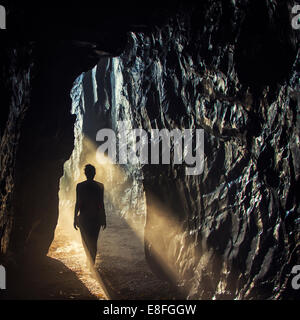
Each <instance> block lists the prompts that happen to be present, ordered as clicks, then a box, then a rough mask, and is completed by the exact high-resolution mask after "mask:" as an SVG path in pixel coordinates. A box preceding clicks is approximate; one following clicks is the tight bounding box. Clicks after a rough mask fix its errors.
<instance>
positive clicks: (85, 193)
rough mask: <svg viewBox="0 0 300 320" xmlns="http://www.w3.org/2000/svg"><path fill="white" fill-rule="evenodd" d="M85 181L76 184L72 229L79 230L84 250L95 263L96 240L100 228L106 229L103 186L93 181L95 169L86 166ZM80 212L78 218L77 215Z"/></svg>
mask: <svg viewBox="0 0 300 320" xmlns="http://www.w3.org/2000/svg"><path fill="white" fill-rule="evenodd" d="M84 172H85V175H86V178H87V180H86V181H84V182H81V183H78V184H77V187H76V205H75V215H74V228H75V229H76V230H77V227H79V229H80V233H81V237H82V240H83V244H84V246H85V249H86V250H88V253H89V255H90V257H91V259H92V264H94V263H95V260H96V254H97V240H98V236H99V232H100V228H101V226H102V227H103V230H104V229H105V228H106V215H105V208H104V202H103V195H104V185H103V184H102V183H100V182H97V181H95V180H94V177H95V175H96V169H95V167H94V166H92V165H90V164H88V165H86V166H85V169H84ZM79 212H80V214H79V216H78V213H79Z"/></svg>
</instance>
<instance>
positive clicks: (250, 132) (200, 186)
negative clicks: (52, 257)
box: [0, 0, 300, 299]
mask: <svg viewBox="0 0 300 320" xmlns="http://www.w3.org/2000/svg"><path fill="white" fill-rule="evenodd" d="M291 5H292V3H291V2H290V1H279V0H278V1H272V2H271V1H261V0H260V1H243V2H241V1H213V0H207V1H202V2H201V3H200V4H198V5H194V6H191V7H189V6H183V8H182V9H181V11H180V12H179V13H178V14H177V15H176V14H174V15H173V14H172V15H171V17H170V19H169V20H167V21H166V23H165V24H164V25H163V26H160V27H159V28H158V27H157V28H152V29H151V30H147V31H145V32H143V33H141V32H132V33H130V34H129V36H128V41H127V44H126V47H124V50H123V52H122V54H121V55H120V57H118V58H114V59H109V58H105V59H102V60H101V61H100V63H99V65H98V71H99V72H98V78H97V83H98V88H99V90H101V92H100V93H99V99H98V104H97V111H98V112H100V115H99V117H100V118H101V119H102V120H103V126H108V127H112V128H114V126H115V122H116V120H118V119H124V118H127V116H128V115H129V114H130V115H131V116H130V118H129V119H128V118H127V119H128V120H130V122H131V123H132V127H142V128H144V129H146V130H150V129H151V128H159V129H161V128H167V129H170V130H171V129H173V128H203V129H204V130H205V163H204V172H203V174H201V175H199V176H186V175H185V171H184V166H177V165H176V166H174V165H169V166H167V165H164V166H163V165H161V166H151V165H145V166H143V167H142V168H141V170H142V176H143V186H144V190H145V192H146V201H147V223H146V229H145V233H146V239H147V241H146V244H145V249H146V256H147V258H148V261H149V263H150V265H151V266H152V268H153V270H155V272H157V273H162V268H161V265H159V263H158V261H157V260H156V257H155V255H154V254H153V250H152V248H153V243H154V242H157V241H159V242H160V243H161V244H162V246H161V248H160V250H161V252H162V254H163V255H164V256H165V257H166V258H167V261H168V262H169V263H170V265H171V266H172V268H173V269H174V270H175V273H176V276H177V278H176V282H177V284H178V285H180V287H181V288H184V291H185V292H186V296H187V297H188V298H196V299H212V298H214V299H224V298H227V299H228V298H229V299H230V298H237V299H265V298H295V297H297V292H296V291H295V290H293V289H292V288H291V285H290V280H291V277H290V272H291V268H292V266H293V265H295V264H299V218H298V217H299V210H300V208H299V196H297V190H298V187H299V125H300V124H299V103H298V102H299V101H298V102H297V97H296V96H295V90H296V86H297V84H299V33H298V34H297V32H296V31H293V30H292V29H291V25H290V19H291V16H290V9H291ZM129 30H130V28H129ZM38 49H39V51H38V52H39V57H40V58H41V57H43V58H44V57H45V56H46V57H48V58H49V59H50V60H49V61H51V62H52V63H51V65H50V64H49V66H48V67H47V68H46V69H45V70H42V73H41V70H39V69H38V70H37V74H38V75H37V76H36V78H35V79H36V80H35V81H36V83H35V84H33V83H30V82H29V81H28V80H26V79H27V78H26V74H27V73H28V70H29V67H28V64H27V66H26V67H25V66H21V67H20V68H21V70H22V77H23V79H24V80H23V81H24V86H31V87H32V88H33V89H32V90H31V101H30V104H29V103H26V102H25V103H24V109H26V105H27V106H28V110H27V111H26V112H25V111H24V112H23V113H24V114H26V118H25V120H24V121H23V122H22V124H23V127H22V128H21V129H18V127H17V124H16V123H17V121H16V120H15V118H13V117H10V120H9V122H8V125H7V129H6V133H5V134H4V136H3V137H2V142H1V157H2V158H1V161H2V162H1V165H2V163H3V165H4V163H6V166H7V165H9V166H10V168H12V169H11V170H13V172H15V175H14V173H13V172H9V173H8V174H2V168H1V181H4V182H2V183H1V194H2V199H3V200H2V208H1V210H2V211H1V215H0V217H1V225H0V226H1V229H0V230H6V231H1V233H0V234H1V251H2V252H6V249H5V248H6V247H7V246H8V247H10V248H11V249H10V250H11V251H12V252H13V253H15V252H16V251H18V250H19V249H20V248H21V247H22V246H23V245H24V243H28V241H29V240H30V241H29V243H30V244H31V250H30V251H34V252H39V253H45V252H46V251H47V247H48V246H49V244H50V243H51V234H52V233H53V230H54V228H55V223H56V220H57V207H58V199H57V192H58V181H59V177H60V176H61V175H62V166H63V163H64V161H66V160H67V159H68V157H69V156H70V154H71V151H72V143H71V141H72V130H73V123H74V117H72V116H71V115H70V114H69V113H68V112H69V110H70V101H69V100H68V101H67V100H66V99H68V92H69V91H70V89H71V84H72V82H73V81H74V79H75V75H76V76H78V75H79V74H80V73H81V72H82V71H83V70H86V69H87V66H88V65H90V68H91V67H92V66H93V63H94V64H95V60H96V59H94V58H93V59H92V60H89V59H88V58H84V59H85V60H84V61H85V62H84V63H83V64H84V66H83V65H82V64H81V62H80V60H79V59H78V60H76V58H73V60H72V63H70V62H69V61H68V58H69V57H70V55H68V53H70V51H72V50H74V51H75V52H77V54H78V50H79V49H78V47H76V49H74V47H72V49H71V50H70V51H68V50H65V49H63V50H62V48H61V47H59V48H58V50H59V51H58V52H56V53H57V56H58V57H59V58H60V59H62V58H63V59H64V60H63V62H61V63H58V62H57V61H58V60H57V59H56V58H57V56H56V57H55V55H54V53H55V51H54V50H53V48H51V49H50V50H48V51H45V50H47V49H49V47H47V46H39V47H38ZM98 49H99V50H100V49H101V43H100V47H99V48H98ZM118 49H119V48H118ZM21 50H22V49H20V48H19V49H17V52H18V54H19V53H20V52H22V51H21ZM297 50H298V51H297ZM104 51H105V50H104ZM106 51H109V50H106ZM111 51H113V52H114V53H118V54H119V53H120V50H116V49H113V50H111ZM45 52H47V55H46V53H45ZM91 52H92V53H93V54H94V56H93V57H95V48H93V47H92V48H89V49H88V50H85V51H83V52H80V57H87V53H91ZM78 55H79V54H78ZM29 57H30V58H31V59H32V61H33V63H35V64H36V63H37V61H40V60H37V59H36V58H35V56H34V55H33V54H30V53H29ZM77 57H78V56H77ZM10 58H11V54H9V55H8V56H7V59H10ZM42 65H43V64H41V65H40V66H42ZM53 66H54V67H55V68H54V70H55V71H52V68H51V67H53ZM75 66H76V67H75ZM71 67H72V68H71ZM9 70H10V71H11V72H12V73H13V75H16V71H14V69H13V68H10V69H9ZM61 70H64V71H63V73H64V76H63V77H62V79H60V84H63V86H61V85H58V84H55V81H52V82H51V81H50V80H49V79H52V80H53V79H56V78H57V77H58V75H59V76H61V72H60V71H61ZM6 74H7V73H6ZM41 74H42V75H43V77H41ZM116 77H117V78H116ZM114 79H115V80H116V79H118V80H120V79H122V87H120V88H119V90H120V91H119V98H120V99H121V100H120V101H119V102H120V103H119V107H118V114H116V113H114V112H115V111H116V109H115V106H116V104H113V103H112V101H113V95H112V93H111V88H112V81H115V80H114ZM45 83H46V84H47V86H46V87H45ZM12 87H13V88H16V87H15V86H12ZM50 88H51V90H50ZM5 89H6V88H5ZM28 91H30V88H28V89H27V90H25V91H24V100H23V101H27V100H26V97H28V93H29V92H28ZM15 92H16V93H14V92H12V93H11V94H10V96H18V95H21V96H22V95H23V93H17V90H16V91H15ZM37 92H39V94H37ZM49 97H51V98H52V97H59V98H57V99H61V100H60V101H49ZM17 105H18V107H19V106H20V105H22V104H21V103H19V102H17ZM10 106H11V109H10V110H11V111H10V112H11V114H12V113H13V110H14V105H13V104H12V103H10ZM19 110H21V109H20V108H19ZM46 110H47V112H46ZM20 114H21V116H22V112H21V113H20ZM22 117H23V116H22ZM33 125H34V131H32V130H33V129H32V128H33V127H32V126H33ZM9 128H16V130H17V132H18V134H19V135H20V139H21V140H20V142H19V147H18V154H17V157H16V159H17V163H16V166H14V165H12V161H13V160H12V159H14V155H15V153H14V151H9V152H10V153H9V154H10V158H6V157H5V153H6V152H5V150H4V148H8V149H7V150H13V141H11V140H10V139H12V138H11V137H12V133H10V131H9ZM5 137H6V138H5ZM61 137H64V138H63V139H62V138H61ZM5 145H6V146H7V147H5ZM66 145H68V148H67V150H66V149H65V146H66ZM27 150H31V152H30V154H28V153H27ZM49 155H51V161H49ZM2 159H3V160H2ZM9 159H11V160H9ZM34 159H35V161H33V160H34ZM9 161H10V162H9ZM14 168H15V169H14ZM24 168H25V169H26V170H25V169H24ZM53 173H54V174H53ZM4 176H5V179H6V180H4ZM14 184H16V186H15V188H14V190H12V191H11V192H9V191H10V189H9V186H13V185H14ZM2 186H3V187H2ZM28 190H31V191H30V193H31V194H32V195H33V196H34V195H35V194H38V195H40V194H45V196H44V197H42V198H40V199H38V201H36V199H35V198H30V197H29V192H28ZM40 190H44V192H42V193H41V191H40ZM12 196H13V197H14V200H12V198H11V197H12ZM33 203H34V205H33ZM45 204H47V205H46V206H47V208H46V209H45ZM157 204H162V205H163V206H164V207H165V208H168V211H165V212H166V214H167V215H168V216H167V217H166V219H169V218H172V220H174V221H175V225H176V226H177V227H178V228H177V229H162V228H161V225H157V223H156V217H157V216H156V212H155V210H154V209H153V208H154V207H155V206H157ZM11 206H13V207H14V208H15V209H14V211H12V210H11ZM41 211H45V212H43V215H42V218H41V219H38V218H37V217H41ZM49 219H51V222H50V223H49ZM12 220H14V221H15V224H14V227H13V228H11V227H5V228H4V226H11V225H12V223H11V221H12ZM6 228H7V229H6ZM20 228H22V231H20ZM3 234H4V235H5V236H3ZM3 239H6V240H3ZM36 239H39V241H38V242H37V241H36ZM8 242H9V245H6V244H7V243H8ZM38 245H41V247H38ZM29 247H30V246H29ZM21 251H22V250H21Z"/></svg>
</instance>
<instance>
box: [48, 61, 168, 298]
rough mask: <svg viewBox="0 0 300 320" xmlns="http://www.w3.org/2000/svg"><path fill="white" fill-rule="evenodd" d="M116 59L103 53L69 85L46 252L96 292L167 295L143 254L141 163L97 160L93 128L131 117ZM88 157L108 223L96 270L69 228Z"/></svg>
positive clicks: (111, 125) (108, 295)
mask: <svg viewBox="0 0 300 320" xmlns="http://www.w3.org/2000/svg"><path fill="white" fill-rule="evenodd" d="M117 63H118V58H107V59H106V58H105V59H102V60H101V61H100V62H99V64H98V65H97V66H96V67H95V68H94V69H93V70H90V71H89V72H86V73H84V74H82V75H80V76H79V77H78V78H77V79H76V81H75V82H74V86H73V88H72V91H71V98H72V110H71V112H72V114H74V115H76V122H75V129H74V136H75V139H74V150H73V153H72V155H71V157H70V159H69V160H68V161H67V162H66V163H65V164H64V175H63V177H62V178H61V181H60V192H59V220H58V225H57V228H56V232H55V238H54V241H53V243H52V246H51V248H50V251H49V252H50V256H52V257H54V258H57V259H60V260H63V262H64V263H65V264H67V265H68V267H69V268H70V269H73V270H74V271H75V272H76V273H77V274H78V277H79V278H80V279H81V280H82V281H83V282H84V283H85V285H86V286H87V287H88V288H91V290H94V292H95V293H96V294H97V295H98V296H99V297H100V298H105V299H110V298H113V299H159V298H161V299H166V298H169V294H170V293H169V291H170V288H169V287H168V285H166V283H165V281H162V280H160V279H158V278H157V277H156V276H155V275H154V274H153V273H152V272H151V270H150V267H149V266H148V264H147V262H146V258H145V252H144V226H145V219H146V204H145V193H144V190H143V182H142V179H143V176H142V170H141V167H139V166H138V165H132V164H130V165H123V166H121V165H116V164H113V163H112V162H111V161H110V160H109V159H107V158H106V161H102V163H101V164H99V158H98V157H99V153H98V154H97V148H98V145H97V143H96V141H95V138H96V134H97V131H98V130H100V129H103V128H111V129H113V130H118V128H117V125H116V124H117V121H118V120H119V119H122V120H125V121H126V123H127V124H128V125H129V126H130V125H131V123H132V121H131V120H132V118H130V117H131V113H130V108H128V109H127V110H126V103H125V104H124V101H121V100H122V99H123V97H122V96H121V88H122V85H121V83H120V82H121V79H120V75H119V74H118V73H117V71H116V70H117V69H116V64H117ZM124 108H125V110H124ZM124 114H126V116H127V118H125V119H124ZM129 129H130V128H129ZM103 157H105V155H103ZM104 162H105V163H104ZM88 163H90V164H92V165H93V166H95V168H96V176H95V180H96V181H99V182H101V183H103V184H104V188H105V191H104V203H105V211H106V217H107V218H106V219H107V228H106V229H105V230H102V229H101V230H100V234H99V238H98V254H97V258H96V264H95V266H96V268H95V269H96V271H97V272H96V276H95V274H94V275H92V274H91V273H90V271H89V268H88V263H86V262H88V261H86V260H87V259H86V255H85V252H84V249H83V245H82V241H81V237H80V232H79V231H75V229H74V228H73V221H74V207H75V197H76V185H77V183H79V182H82V181H84V180H86V178H85V176H84V167H85V165H86V164H88ZM93 276H94V278H93Z"/></svg>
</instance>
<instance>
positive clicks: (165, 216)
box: [58, 137, 180, 297]
mask: <svg viewBox="0 0 300 320" xmlns="http://www.w3.org/2000/svg"><path fill="white" fill-rule="evenodd" d="M96 150H97V145H96V144H95V143H93V142H92V141H90V140H89V139H88V138H87V137H84V138H83V148H82V153H81V161H80V164H79V168H78V169H79V170H78V172H80V173H79V174H78V176H77V179H75V180H74V179H73V180H72V179H69V180H68V181H67V183H65V184H64V185H63V184H62V183H61V189H60V194H59V198H60V216H59V222H58V229H60V230H62V231H63V232H65V233H66V234H68V236H69V237H70V239H72V245H73V247H74V248H75V247H76V248H79V247H80V246H82V244H81V237H80V233H79V231H75V230H74V229H73V219H74V206H75V195H76V192H75V190H76V185H77V183H79V182H81V181H84V180H85V179H86V178H85V176H84V166H85V165H86V164H87V163H91V164H92V165H94V166H95V168H96V176H95V180H97V181H100V182H101V183H103V184H104V188H105V191H104V197H105V199H104V200H105V209H106V214H107V215H110V214H116V215H119V216H121V217H123V218H124V220H125V222H126V223H127V224H128V225H129V227H130V228H131V229H132V230H133V231H134V232H135V234H136V236H137V237H138V239H139V240H140V241H141V243H142V244H144V241H145V242H146V243H148V244H151V253H152V255H153V256H155V259H156V261H157V262H158V263H159V265H160V267H161V268H162V269H163V270H164V272H165V273H166V274H167V275H168V277H169V278H170V279H171V280H172V282H173V283H176V282H177V280H178V277H179V275H178V274H177V273H176V271H175V270H176V269H175V268H174V262H173V261H172V262H171V261H168V257H169V256H170V255H169V253H170V252H171V251H172V250H173V251H174V248H172V243H171V242H170V243H164V241H163V237H161V238H160V239H158V238H157V235H158V234H162V235H163V234H172V235H173V238H174V239H175V238H176V235H178V234H179V230H180V227H179V223H178V222H176V220H175V219H174V218H172V213H171V212H170V211H169V209H168V208H166V207H165V206H164V205H163V204H162V203H160V202H159V201H158V200H155V201H151V204H148V206H147V207H148V208H147V210H148V211H149V212H150V211H151V220H152V219H154V220H155V230H153V232H149V231H148V232H147V233H146V234H145V232H144V231H145V223H146V220H147V219H146V209H144V212H136V211H135V210H134V209H132V208H131V207H130V205H129V204H127V205H126V203H125V202H126V201H128V202H130V195H126V194H125V192H126V190H128V187H129V186H128V183H127V181H128V174H127V173H126V171H125V169H123V168H122V167H121V166H119V165H117V164H114V163H112V161H110V159H109V158H108V157H107V156H105V155H104V154H102V155H99V153H98V160H99V157H103V159H102V161H101V164H99V163H98V162H97V160H96ZM104 158H105V159H104ZM129 190H130V189H129ZM130 191H131V192H132V190H130ZM140 198H141V199H139V201H143V202H145V195H144V192H141V195H140ZM99 238H100V241H98V249H99V246H100V258H99V255H98V256H97V261H98V262H99V259H100V261H101V232H100V237H99ZM66 249H67V248H65V250H66ZM166 250H167V251H168V254H167V252H166ZM98 280H99V281H100V283H102V285H103V282H102V281H101V278H100V279H98ZM103 289H104V290H105V288H103ZM106 295H107V297H108V293H106Z"/></svg>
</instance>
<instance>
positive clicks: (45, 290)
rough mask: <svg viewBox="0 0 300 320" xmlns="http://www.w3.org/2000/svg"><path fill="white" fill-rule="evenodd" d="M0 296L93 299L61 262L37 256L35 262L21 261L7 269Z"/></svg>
mask: <svg viewBox="0 0 300 320" xmlns="http://www.w3.org/2000/svg"><path fill="white" fill-rule="evenodd" d="M0 298H1V299H2V300H75V299H76V300H78V299H80V300H96V299H97V297H95V296H94V295H92V294H91V293H90V291H89V290H88V289H87V288H86V287H85V285H84V284H83V283H82V282H81V281H80V280H79V279H78V277H77V276H76V274H75V273H74V272H73V271H72V270H70V269H69V268H67V267H66V266H65V265H64V264H63V263H62V262H60V261H58V260H56V259H53V258H50V257H44V258H41V259H40V260H39V261H38V262H36V263H31V264H30V263H28V262H27V265H25V264H23V265H22V267H21V266H20V268H15V270H12V269H9V270H7V290H2V291H1V293H0Z"/></svg>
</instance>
